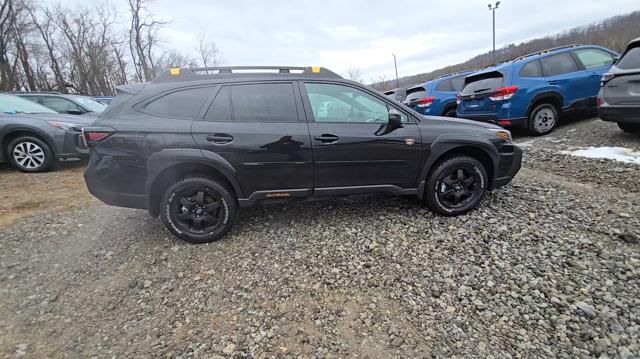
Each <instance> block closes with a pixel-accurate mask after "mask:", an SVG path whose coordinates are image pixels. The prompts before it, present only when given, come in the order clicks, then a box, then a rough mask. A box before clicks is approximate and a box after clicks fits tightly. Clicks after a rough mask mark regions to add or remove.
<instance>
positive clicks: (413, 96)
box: [404, 87, 427, 103]
mask: <svg viewBox="0 0 640 359" xmlns="http://www.w3.org/2000/svg"><path fill="white" fill-rule="evenodd" d="M425 96H427V91H426V90H425V89H424V87H416V88H412V89H409V90H407V97H405V99H404V102H406V103H409V102H411V101H415V100H418V99H421V98H423V97H425Z"/></svg>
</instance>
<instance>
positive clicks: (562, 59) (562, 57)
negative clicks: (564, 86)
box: [540, 52, 579, 76]
mask: <svg viewBox="0 0 640 359" xmlns="http://www.w3.org/2000/svg"><path fill="white" fill-rule="evenodd" d="M540 61H541V62H542V71H543V73H544V75H545V76H557V75H562V74H567V73H569V72H575V71H578V70H579V68H578V64H576V62H575V60H574V59H573V57H572V56H571V54H569V53H568V52H564V53H561V54H557V55H553V56H549V57H545V58H544V59H542V60H540Z"/></svg>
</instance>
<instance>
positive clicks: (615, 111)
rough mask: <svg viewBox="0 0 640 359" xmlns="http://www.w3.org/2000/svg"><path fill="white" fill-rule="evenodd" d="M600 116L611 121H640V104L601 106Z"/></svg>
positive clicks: (599, 109)
mask: <svg viewBox="0 0 640 359" xmlns="http://www.w3.org/2000/svg"><path fill="white" fill-rule="evenodd" d="M598 117H600V118H601V119H602V120H603V121H609V122H624V123H640V106H614V105H604V106H600V107H599V108H598Z"/></svg>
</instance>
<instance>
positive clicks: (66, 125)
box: [47, 121, 86, 131]
mask: <svg viewBox="0 0 640 359" xmlns="http://www.w3.org/2000/svg"><path fill="white" fill-rule="evenodd" d="M47 123H48V124H49V125H51V126H53V127H56V128H59V129H61V130H65V131H71V130H80V129H81V128H82V127H85V126H86V125H81V124H78V123H73V122H60V121H47Z"/></svg>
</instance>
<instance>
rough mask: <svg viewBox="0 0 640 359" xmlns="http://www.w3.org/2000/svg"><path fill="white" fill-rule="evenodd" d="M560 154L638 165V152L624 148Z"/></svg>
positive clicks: (591, 148)
mask: <svg viewBox="0 0 640 359" xmlns="http://www.w3.org/2000/svg"><path fill="white" fill-rule="evenodd" d="M560 153H564V154H568V155H572V156H580V157H587V158H606V159H610V160H616V161H621V162H626V163H634V164H637V165H640V151H634V150H631V149H628V148H624V147H589V148H585V149H581V150H575V151H561V152H560Z"/></svg>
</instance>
